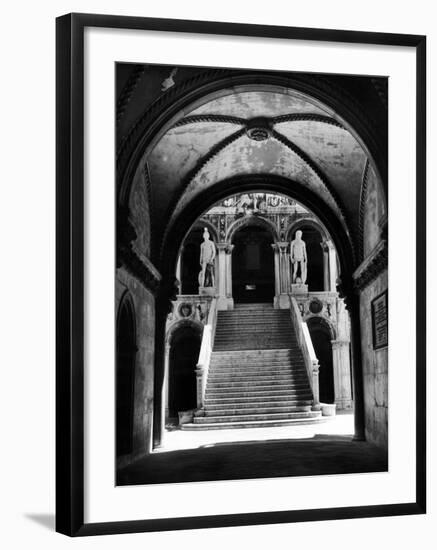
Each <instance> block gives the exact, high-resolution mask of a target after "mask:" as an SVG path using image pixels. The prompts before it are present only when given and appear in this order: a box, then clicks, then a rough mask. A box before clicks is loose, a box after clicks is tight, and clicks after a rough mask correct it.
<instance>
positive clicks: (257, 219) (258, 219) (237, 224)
mask: <svg viewBox="0 0 437 550" xmlns="http://www.w3.org/2000/svg"><path fill="white" fill-rule="evenodd" d="M248 225H255V226H258V227H262V228H264V229H267V230H268V231H269V232H270V233H271V235H272V239H273V241H278V240H279V235H278V230H277V228H276V226H275V225H274V224H273V223H272V222H271V221H270V220H267V219H266V218H264V217H263V216H243V217H242V218H238V219H237V220H235V221H234V222H233V223H232V224H231V225H230V226H229V228H228V231H227V234H226V242H227V243H228V244H231V243H232V239H233V237H234V235H235V233H237V231H239V230H240V229H242V228H243V227H246V226H248Z"/></svg>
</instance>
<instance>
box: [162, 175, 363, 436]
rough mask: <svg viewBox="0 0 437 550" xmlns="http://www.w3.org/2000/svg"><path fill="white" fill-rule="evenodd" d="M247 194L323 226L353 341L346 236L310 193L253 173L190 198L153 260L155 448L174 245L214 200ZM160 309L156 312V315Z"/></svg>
mask: <svg viewBox="0 0 437 550" xmlns="http://www.w3.org/2000/svg"><path fill="white" fill-rule="evenodd" d="M253 191H264V192H267V191H271V192H276V193H280V194H282V195H285V196H288V197H290V198H291V199H294V200H296V201H297V202H299V203H300V204H302V206H304V207H305V208H307V209H308V210H310V211H311V212H313V213H314V214H315V215H316V216H317V218H318V219H319V220H320V221H321V223H323V225H324V226H325V227H326V230H327V232H328V233H329V235H330V236H331V238H332V241H333V243H334V246H335V248H336V251H337V255H338V260H339V264H340V266H341V273H342V279H341V285H340V290H341V295H342V296H345V298H346V300H347V305H348V308H349V310H350V313H351V319H353V321H354V323H355V325H353V326H352V335H353V337H355V338H357V342H358V341H359V335H360V324H359V318H360V317H359V301H358V299H357V296H356V295H355V294H354V293H353V279H352V274H353V272H354V269H355V263H354V256H353V246H352V243H351V241H350V237H349V235H347V233H346V232H345V230H344V227H343V225H342V223H341V221H340V220H339V219H338V218H337V216H336V214H335V213H333V212H332V211H331V210H330V209H329V208H328V207H327V206H326V203H325V202H324V201H323V200H322V199H320V197H318V196H317V195H315V193H313V192H312V191H310V190H309V189H307V188H305V187H303V186H302V185H300V184H299V183H297V182H295V181H292V180H289V179H287V178H284V177H282V176H274V175H271V174H258V175H253V174H251V175H240V176H236V177H233V178H230V179H228V180H226V181H221V182H218V183H217V184H215V185H214V186H213V187H212V188H210V189H208V190H206V191H204V192H202V193H201V194H199V195H198V196H197V197H196V198H194V199H193V200H192V201H191V202H190V204H189V205H187V207H186V208H185V209H184V210H183V211H182V212H181V214H180V216H179V217H178V218H177V220H175V223H174V224H172V225H171V227H169V232H168V234H167V238H166V240H165V242H164V246H163V249H164V250H165V254H164V255H162V256H161V257H160V259H159V264H158V268H159V270H160V273H161V274H162V277H163V282H162V285H161V291H160V294H159V297H158V303H157V312H158V316H157V323H156V332H155V334H156V340H155V346H156V347H155V349H156V361H155V397H156V399H155V401H154V411H155V413H154V444H155V445H159V443H160V440H161V429H162V417H161V401H160V396H161V395H162V394H161V388H162V384H163V379H164V354H165V351H164V342H165V323H166V318H167V315H166V313H164V312H167V311H168V303H169V297H170V295H171V290H170V289H172V285H171V281H172V280H173V279H172V278H173V273H174V272H175V268H176V262H177V254H178V251H179V247H180V244H181V242H182V239H183V236H184V235H185V233H186V231H188V229H189V228H190V227H191V226H192V225H193V223H194V222H195V220H196V219H197V218H198V217H199V216H201V215H202V214H203V213H204V212H205V211H207V210H208V209H209V208H210V207H211V206H213V205H214V204H216V203H217V202H219V201H221V200H223V199H225V198H226V197H227V196H230V195H234V194H237V193H241V192H253ZM160 311H162V312H163V313H162V314H159V312H160ZM353 350H354V363H353V365H354V366H353V371H352V372H353V377H354V381H355V384H354V387H355V400H354V402H355V422H356V436H357V437H358V438H362V437H363V435H362V434H363V429H364V424H363V422H364V416H363V414H364V413H363V408H362V407H363V385H362V364H361V351H360V349H359V347H358V346H355V347H354V348H353Z"/></svg>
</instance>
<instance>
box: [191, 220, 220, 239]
mask: <svg viewBox="0 0 437 550" xmlns="http://www.w3.org/2000/svg"><path fill="white" fill-rule="evenodd" d="M204 227H207V228H208V231H209V234H210V235H211V240H212V241H214V242H215V244H217V243H218V242H219V240H220V239H219V235H218V231H217V228H216V227H215V226H214V225H213V224H212V223H211V222H210V221H208V220H205V219H204V218H201V219H200V220H198V221H196V222H195V223H194V224H193V226H192V227H191V229H199V228H204Z"/></svg>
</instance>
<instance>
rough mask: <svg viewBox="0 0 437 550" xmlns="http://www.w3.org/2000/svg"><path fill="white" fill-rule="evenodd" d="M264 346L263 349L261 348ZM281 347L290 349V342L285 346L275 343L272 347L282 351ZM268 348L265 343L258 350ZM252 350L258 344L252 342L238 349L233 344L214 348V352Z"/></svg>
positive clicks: (285, 343)
mask: <svg viewBox="0 0 437 550" xmlns="http://www.w3.org/2000/svg"><path fill="white" fill-rule="evenodd" d="M261 346H262V347H261ZM281 346H282V347H283V348H284V349H286V348H287V347H288V342H284V343H283V344H281V343H280V342H274V343H272V347H275V349H278V348H279V349H280V348H281ZM266 347H268V346H267V344H265V343H263V344H260V347H259V348H258V349H265V348H266ZM245 349H247V350H252V349H257V348H256V344H255V343H254V342H250V343H248V344H246V345H241V344H240V345H238V347H237V346H236V345H233V344H232V345H231V344H229V345H228V344H217V347H216V346H214V351H241V350H245Z"/></svg>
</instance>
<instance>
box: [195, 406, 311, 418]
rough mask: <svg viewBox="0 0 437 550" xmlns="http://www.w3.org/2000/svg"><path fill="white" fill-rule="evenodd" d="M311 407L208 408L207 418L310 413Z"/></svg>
mask: <svg viewBox="0 0 437 550" xmlns="http://www.w3.org/2000/svg"><path fill="white" fill-rule="evenodd" d="M310 410H311V405H292V406H285V407H280V406H277V407H275V406H270V407H258V406H255V407H245V408H243V409H240V408H231V407H229V408H228V409H222V408H218V409H217V408H206V407H205V411H204V413H205V416H206V417H210V416H241V415H248V414H250V415H260V414H276V413H278V414H279V413H295V412H309V411H310Z"/></svg>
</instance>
